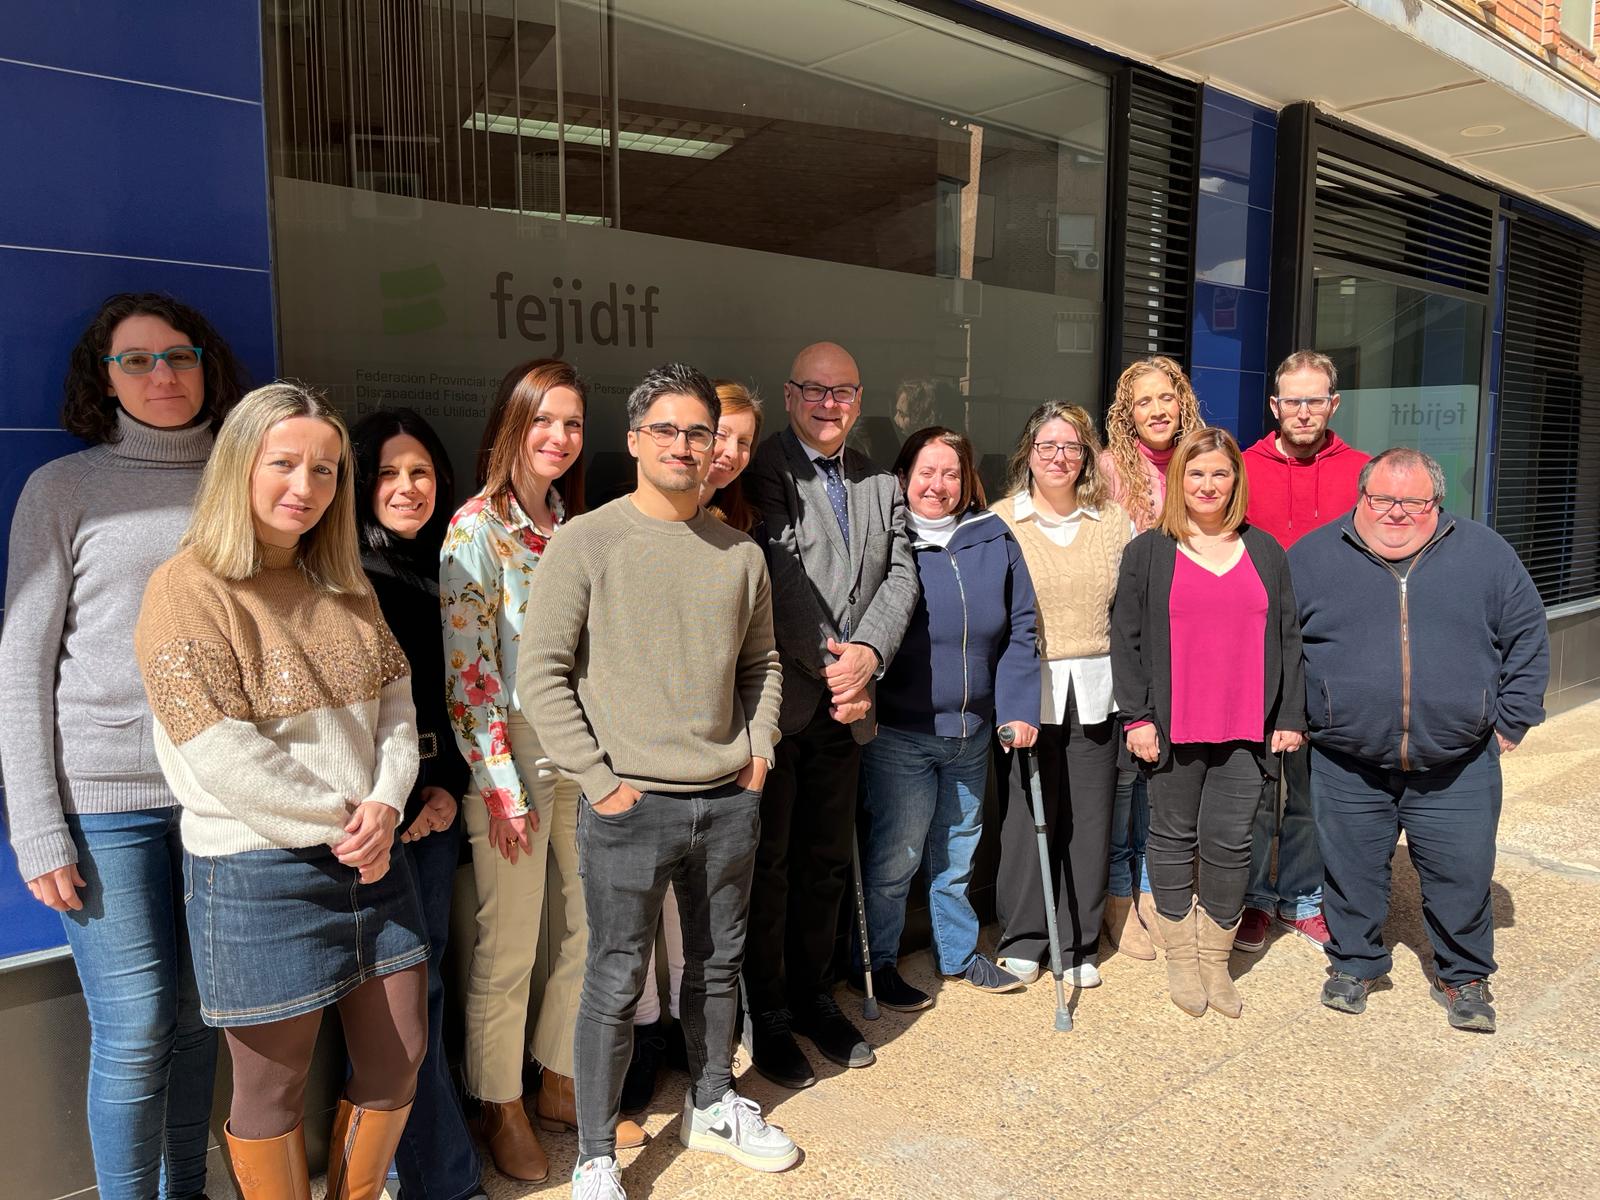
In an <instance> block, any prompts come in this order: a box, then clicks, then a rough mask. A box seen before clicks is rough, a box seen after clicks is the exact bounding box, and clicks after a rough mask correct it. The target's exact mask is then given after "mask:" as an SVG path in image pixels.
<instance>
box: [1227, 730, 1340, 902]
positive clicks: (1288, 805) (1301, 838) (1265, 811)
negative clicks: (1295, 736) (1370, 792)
mask: <svg viewBox="0 0 1600 1200" xmlns="http://www.w3.org/2000/svg"><path fill="white" fill-rule="evenodd" d="M1282 775H1283V785H1282V786H1283V789H1284V791H1283V817H1282V820H1280V819H1279V817H1278V787H1279V784H1278V781H1277V780H1276V779H1269V780H1267V783H1266V786H1265V787H1263V788H1262V789H1261V807H1260V808H1259V809H1257V810H1256V823H1255V828H1254V829H1252V830H1251V833H1250V886H1249V890H1248V891H1246V892H1245V896H1244V902H1245V904H1246V905H1247V906H1248V907H1250V908H1259V909H1260V910H1261V911H1262V912H1264V913H1272V914H1275V915H1277V916H1280V917H1282V918H1283V919H1284V920H1286V921H1303V920H1305V918H1307V917H1314V916H1316V915H1317V914H1318V913H1319V912H1321V911H1322V854H1321V853H1320V852H1319V851H1318V850H1317V823H1316V820H1315V819H1314V818H1313V817H1312V814H1311V747H1310V746H1303V747H1301V748H1300V749H1299V750H1296V751H1295V752H1294V753H1293V754H1285V755H1284V756H1283V771H1282ZM1274 837H1276V838H1277V839H1278V877H1277V880H1276V882H1274V880H1273V878H1272V839H1273V838H1274Z"/></svg>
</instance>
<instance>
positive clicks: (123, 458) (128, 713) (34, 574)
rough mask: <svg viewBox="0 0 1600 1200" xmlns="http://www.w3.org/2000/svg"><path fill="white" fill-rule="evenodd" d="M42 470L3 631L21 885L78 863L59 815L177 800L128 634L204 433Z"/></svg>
mask: <svg viewBox="0 0 1600 1200" xmlns="http://www.w3.org/2000/svg"><path fill="white" fill-rule="evenodd" d="M118 430H119V431H120V435H121V436H120V438H119V440H118V441H116V442H112V443H108V444H106V445H101V446H94V447H91V448H90V449H88V450H83V451H80V452H79V453H77V454H69V455H68V456H67V457H65V458H58V459H56V460H55V461H54V462H51V463H46V464H45V465H44V466H42V467H40V468H39V469H38V470H37V471H35V472H34V473H33V475H32V476H31V477H29V479H28V482H27V485H26V486H25V487H24V488H23V489H22V495H21V497H20V498H19V499H18V501H17V509H16V515H15V516H14V517H13V518H12V522H11V558H10V565H9V569H8V571H7V573H6V607H5V624H4V626H3V627H0V773H3V775H4V783H5V806H6V821H7V825H8V826H9V830H10V835H11V847H12V849H13V850H14V851H15V852H16V855H17V866H18V867H19V868H20V870H21V872H22V877H23V878H24V879H35V878H37V877H38V876H40V875H43V874H44V873H45V872H47V871H53V870H55V869H56V868H58V867H64V866H66V865H67V864H68V863H74V862H76V861H77V860H78V853H77V849H76V847H75V846H74V845H73V841H72V836H71V834H70V833H69V831H68V829H67V823H66V819H65V816H64V814H66V813H106V812H130V811H133V810H136V809H147V808H163V807H167V806H170V805H175V804H176V803H177V800H176V798H174V796H173V795H172V792H171V791H170V790H169V789H168V787H167V785H166V781H165V780H164V779H163V778H162V776H161V768H160V766H159V765H158V764H157V762H156V752H155V743H154V741H153V740H152V734H151V717H150V706H149V704H148V703H147V702H146V700H145V693H144V685H143V683H142V682H141V680H140V678H139V664H138V662H137V661H136V660H135V658H134V653H133V627H134V622H135V620H136V619H137V617H138V615H139V602H140V600H141V598H142V597H143V596H144V589H145V584H146V583H147V582H148V581H149V579H150V576H151V574H152V573H153V572H154V571H155V569H156V568H157V567H158V566H160V565H161V564H162V563H163V562H164V561H166V560H167V559H169V558H171V557H172V555H173V554H174V553H175V552H176V551H177V548H178V539H179V538H180V537H181V536H182V534H183V531H184V529H186V528H187V527H188V524H189V511H190V508H191V507H192V506H193V504H194V494H195V489H196V488H197V487H198V486H199V484H200V472H201V469H202V468H203V467H204V466H205V461H206V458H207V456H208V455H209V454H210V453H211V430H210V427H209V426H208V425H201V426H198V427H194V428H189V429H154V428H152V427H150V426H148V425H141V424H140V423H139V422H137V421H135V420H134V419H133V418H132V417H130V416H128V415H127V414H126V413H123V412H119V413H118Z"/></svg>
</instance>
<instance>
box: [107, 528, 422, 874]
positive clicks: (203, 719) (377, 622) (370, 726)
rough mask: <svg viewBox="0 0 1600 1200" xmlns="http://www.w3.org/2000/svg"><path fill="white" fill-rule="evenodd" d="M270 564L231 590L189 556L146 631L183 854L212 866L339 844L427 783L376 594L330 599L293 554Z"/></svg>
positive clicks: (142, 644) (151, 600)
mask: <svg viewBox="0 0 1600 1200" xmlns="http://www.w3.org/2000/svg"><path fill="white" fill-rule="evenodd" d="M262 553H263V560H264V568H263V569H262V570H261V571H259V572H258V573H257V574H256V575H254V576H253V577H251V578H249V579H245V580H241V581H237V582H233V581H229V580H225V579H220V578H218V577H217V576H215V575H213V574H212V573H211V572H210V571H208V570H206V568H205V567H203V566H202V565H201V564H200V563H199V561H198V560H197V559H196V558H195V556H194V552H193V551H192V550H182V551H180V552H179V553H178V554H177V555H176V556H174V557H173V558H171V559H169V560H168V561H167V562H166V563H164V564H162V566H160V567H159V568H157V570H156V572H155V574H154V575H153V576H151V578H150V584H149V586H148V587H147V588H146V589H145V595H144V606H143V608H142V609H141V610H140V613H139V623H138V626H137V628H136V629H135V631H134V648H135V651H136V653H137V655H138V659H139V669H140V671H141V672H142V674H143V676H144V685H145V692H146V694H147V695H148V696H149V698H150V708H151V711H153V712H154V713H155V716H156V722H157V724H156V729H155V744H156V758H157V760H158V761H159V762H160V764H161V770H162V772H163V774H165V775H166V777H167V783H168V784H169V785H170V786H171V788H172V790H173V792H174V794H176V795H177V797H178V800H179V802H180V803H182V805H183V826H182V828H183V844H184V848H185V849H187V850H188V851H189V852H190V853H192V854H196V855H201V856H205V857H214V856H219V855H225V854H238V853H241V852H243V851H246V850H264V849H268V848H271V847H283V848H300V847H306V846H316V845H327V846H334V845H337V844H338V843H339V842H340V841H342V840H343V839H344V838H345V836H346V834H345V831H344V827H345V824H346V823H347V822H348V821H349V820H350V816H351V814H352V812H353V811H354V809H355V807H356V806H357V805H358V804H361V803H363V802H365V801H368V800H376V801H379V802H381V803H383V804H387V805H390V806H391V807H392V808H394V809H395V810H396V811H397V812H403V811H404V810H405V803H406V797H407V796H408V795H409V794H410V791H411V785H412V782H413V781H414V780H415V778H416V774H417V761H418V758H417V731H416V714H415V710H414V709H413V707H412V703H411V681H410V675H411V668H410V665H409V664H408V663H407V662H406V657H405V654H404V653H403V652H402V651H401V649H400V647H399V645H398V644H397V643H396V642H395V640H394V636H393V635H392V634H391V633H390V632H389V628H388V626H387V625H385V624H384V622H383V616H382V614H381V613H380V612H379V610H378V602H377V599H376V597H374V596H373V594H372V593H371V592H367V593H365V594H362V595H353V596H339V595H333V594H331V593H329V592H326V591H324V590H323V589H321V588H319V587H317V586H316V585H315V584H314V583H313V582H312V581H311V580H310V579H309V578H308V577H307V576H306V575H305V573H304V572H303V571H301V570H300V568H299V566H298V565H297V563H296V561H295V554H294V551H292V550H281V549H277V548H274V547H262Z"/></svg>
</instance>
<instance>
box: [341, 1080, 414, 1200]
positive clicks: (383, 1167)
mask: <svg viewBox="0 0 1600 1200" xmlns="http://www.w3.org/2000/svg"><path fill="white" fill-rule="evenodd" d="M410 1116H411V1105H409V1104H408V1105H406V1106H405V1107H404V1108H394V1109H380V1108H362V1107H361V1106H359V1105H356V1104H351V1103H350V1101H348V1100H344V1099H341V1100H340V1101H339V1107H338V1109H336V1110H335V1112H334V1115H333V1133H332V1134H330V1135H329V1137H328V1196H327V1200H382V1196H383V1181H384V1179H385V1178H386V1177H387V1176H388V1174H389V1164H390V1163H391V1162H393V1161H394V1151H395V1147H396V1146H398V1145H399V1144H400V1135H401V1134H402V1133H404V1132H405V1128H406V1120H407V1119H408V1118H409V1117H410Z"/></svg>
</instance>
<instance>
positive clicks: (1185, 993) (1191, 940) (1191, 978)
mask: <svg viewBox="0 0 1600 1200" xmlns="http://www.w3.org/2000/svg"><path fill="white" fill-rule="evenodd" d="M1156 920H1157V922H1158V923H1159V924H1160V926H1161V934H1162V940H1163V941H1164V942H1165V943H1166V947H1167V993H1168V994H1169V995H1170V996H1171V997H1172V1002H1173V1003H1174V1004H1176V1005H1177V1006H1178V1007H1179V1008H1181V1009H1183V1011H1184V1012H1186V1013H1188V1014H1189V1015H1190V1016H1191V1017H1203V1016H1205V1015H1206V989H1205V986H1204V985H1203V984H1202V983H1201V982H1200V970H1199V960H1198V958H1197V957H1196V951H1195V924H1194V909H1193V908H1191V909H1190V910H1189V912H1188V914H1187V915H1185V917H1184V918H1183V920H1181V921H1173V920H1169V919H1168V918H1166V917H1164V916H1161V915H1160V914H1157V916H1156Z"/></svg>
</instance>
